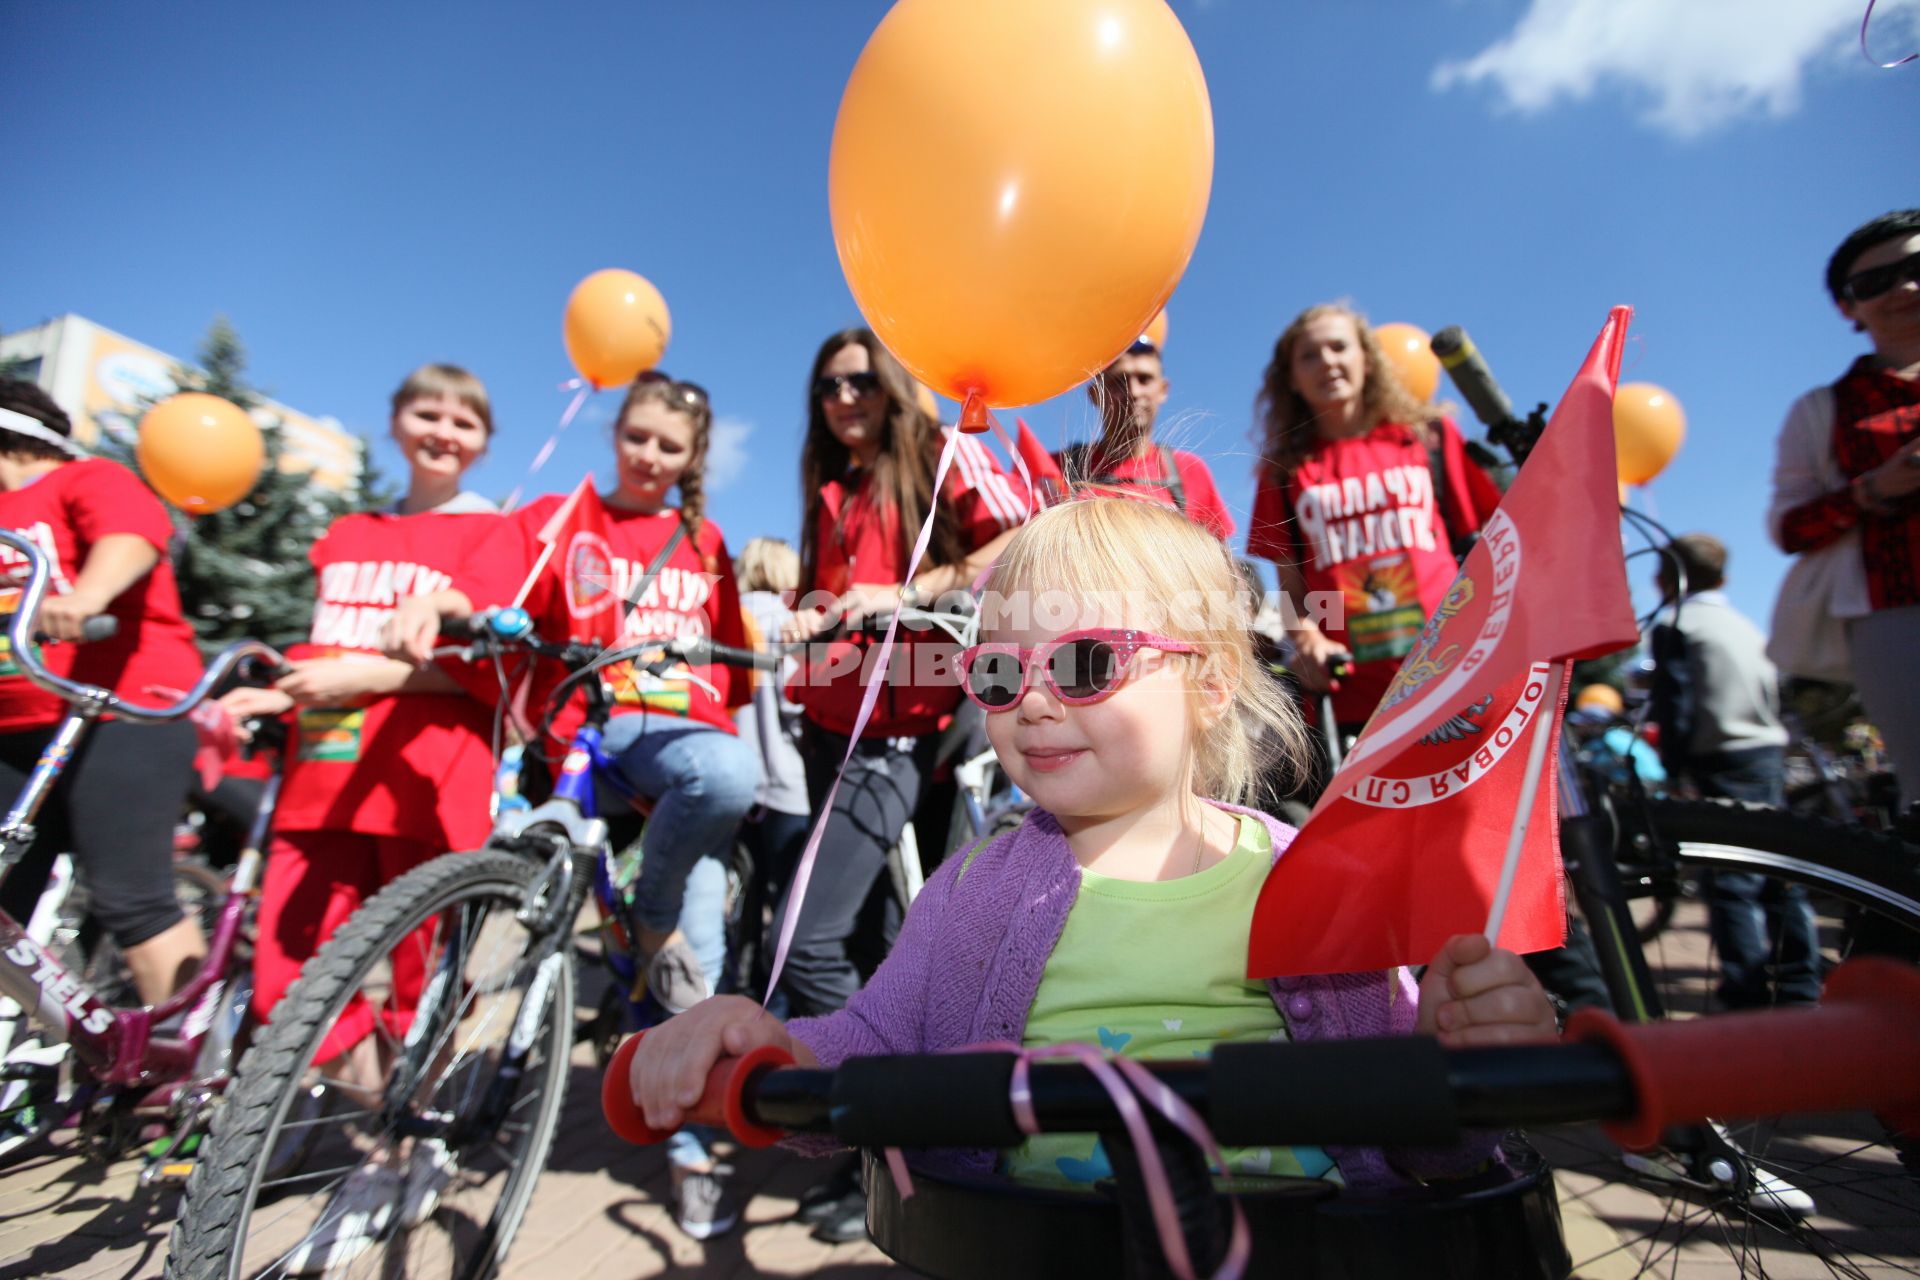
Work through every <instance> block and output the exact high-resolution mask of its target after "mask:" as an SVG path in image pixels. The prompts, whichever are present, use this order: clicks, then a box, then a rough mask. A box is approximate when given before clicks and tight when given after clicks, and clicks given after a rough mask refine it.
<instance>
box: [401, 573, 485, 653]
mask: <svg viewBox="0 0 1920 1280" xmlns="http://www.w3.org/2000/svg"><path fill="white" fill-rule="evenodd" d="M472 616H473V601H472V600H469V599H468V598H467V593H466V592H464V591H458V590H455V589H454V588H452V587H448V588H446V589H445V590H443V591H435V592H432V593H430V594H428V595H424V596H407V597H405V598H404V599H402V600H401V601H400V603H399V604H397V605H396V606H394V610H393V616H392V617H391V618H388V619H387V624H386V626H384V627H382V628H381V629H380V648H381V651H382V652H384V653H385V654H386V655H387V656H388V657H389V658H392V659H394V660H396V661H399V662H406V663H413V664H416V665H422V666H424V665H425V664H427V663H430V662H431V661H432V660H433V646H434V641H436V640H438V639H439V638H440V626H441V623H443V622H444V621H447V620H449V619H459V618H471V617H472Z"/></svg>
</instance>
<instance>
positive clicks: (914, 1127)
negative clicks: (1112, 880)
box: [601, 958, 1920, 1147]
mask: <svg viewBox="0 0 1920 1280" xmlns="http://www.w3.org/2000/svg"><path fill="white" fill-rule="evenodd" d="M1825 1001H1826V1002H1825V1003H1823V1004H1822V1005H1820V1006H1818V1007H1814V1008H1798V1009H1780V1010H1769V1011H1764V1012H1757V1013H1740V1014H1726V1015H1724V1016H1718V1017H1712V1018H1698V1019H1693V1020H1691V1021H1687V1022H1667V1023H1652V1024H1646V1025H1634V1026H1628V1025H1623V1024H1622V1023H1620V1022H1619V1021H1618V1020H1616V1019H1615V1018H1613V1017H1612V1016H1611V1015H1609V1014H1603V1013H1600V1012H1598V1011H1595V1010H1585V1011H1582V1012H1581V1013H1579V1014H1577V1015H1576V1016H1575V1017H1574V1019H1573V1021H1572V1023H1571V1024H1570V1025H1569V1027H1568V1032H1567V1034H1568V1041H1569V1042H1567V1043H1561V1044H1543V1045H1526V1046H1514V1047H1511V1048H1498V1049H1442V1048H1441V1047H1440V1045H1439V1042H1438V1041H1435V1040H1432V1039H1427V1038H1420V1037H1406V1036H1395V1037H1384V1038H1379V1039H1365V1040H1342V1041H1313V1042H1307V1043H1299V1044H1295V1043H1280V1044H1249V1045H1222V1046H1220V1047H1219V1048H1218V1049H1216V1050H1215V1051H1214V1054H1213V1056H1212V1059H1211V1060H1210V1061H1192V1062H1178V1061H1175V1062H1166V1063H1150V1064H1144V1065H1147V1066H1148V1067H1149V1069H1150V1070H1151V1071H1152V1072H1153V1074H1154V1075H1155V1076H1156V1077H1158V1079H1159V1080H1160V1081H1161V1082H1162V1083H1163V1084H1165V1085H1166V1086H1168V1087H1169V1088H1171V1089H1172V1090H1173V1091H1174V1092H1176V1093H1177V1094H1179V1095H1180V1096H1181V1097H1182V1098H1183V1099H1184V1100H1185V1101H1186V1102H1187V1103H1189V1105H1191V1106H1193V1107H1194V1108H1195V1109H1196V1110H1198V1111H1200V1112H1201V1113H1202V1114H1203V1115H1206V1116H1207V1117H1208V1118H1209V1122H1210V1124H1211V1127H1212V1128H1213V1130H1214V1133H1215V1135H1216V1137H1217V1138H1218V1140H1219V1141H1221V1142H1222V1143H1225V1144H1228V1145H1233V1146H1245V1145H1261V1144H1271V1143H1311V1144H1321V1145H1326V1144H1349V1145H1362V1146H1438V1145H1445V1144H1448V1143H1451V1142H1455V1141H1458V1140H1459V1138H1460V1134H1461V1131H1462V1129H1465V1128H1472V1127H1488V1128H1497V1127H1508V1126H1513V1125H1529V1124H1554V1123H1570V1122H1578V1121H1589V1120H1599V1121H1601V1122H1603V1127H1605V1128H1606V1129H1607V1131H1608V1132H1609V1133H1610V1134H1611V1135H1612V1136H1613V1137H1614V1138H1615V1139H1616V1140H1617V1141H1620V1142H1621V1143H1622V1144H1623V1145H1627V1146H1631V1147H1647V1146H1651V1145H1653V1144H1654V1143H1656V1142H1657V1141H1658V1140H1659V1136H1660V1134H1661V1132H1662V1130H1664V1129H1666V1128H1667V1127H1668V1126H1671V1125H1675V1124H1689V1123H1698V1122H1701V1121H1704V1120H1706V1119H1707V1118H1709V1117H1712V1118H1714V1119H1737V1118H1740V1117H1746V1116H1761V1115H1779V1114H1784V1113H1787V1112H1795V1111H1829V1110H1856V1109H1866V1110H1871V1111H1874V1112H1877V1113H1879V1114H1880V1115H1881V1116H1882V1117H1883V1118H1884V1119H1886V1120H1888V1121H1889V1122H1890V1123H1893V1124H1895V1125H1896V1126H1897V1127H1900V1128H1902V1129H1903V1130H1905V1131H1907V1132H1909V1133H1920V1073H1916V1072H1914V1071H1913V1069H1912V1068H1913V1063H1914V1061H1915V1060H1916V1055H1920V969H1915V968H1913V967H1911V966H1908V965H1903V964H1899V963H1896V962H1893V961H1889V960H1884V959H1876V958H1866V959H1859V960H1853V961H1849V962H1848V963H1847V964H1845V965H1842V966H1841V967H1840V968H1839V969H1838V970H1836V971H1835V972H1834V974H1833V977H1832V979H1831V980H1830V981H1829V983H1828V985H1827V991H1826V997H1825ZM644 1034H645V1033H644V1032H643V1033H642V1035H644ZM640 1039H641V1037H640V1036H633V1037H631V1038H629V1039H628V1040H627V1041H626V1042H625V1043H624V1044H622V1045H621V1046H620V1048H619V1050H618V1051H617V1052H616V1053H615V1054H614V1057H613V1061H612V1063H611V1064H610V1065H609V1066H608V1069H607V1075H606V1078H605V1080H604V1081H603V1082H602V1087H601V1104H602V1108H603V1110H604V1111H605V1114H606V1117H607V1122H608V1124H609V1125H611V1126H612V1128H613V1130H614V1132H616V1133H618V1134H619V1135H620V1136H622V1137H624V1138H627V1139H628V1140H630V1141H634V1142H642V1143H646V1142H656V1141H659V1140H661V1139H662V1138H664V1137H665V1136H666V1135H665V1134H661V1133H657V1132H655V1131H654V1130H652V1129H651V1128H649V1127H648V1126H647V1123H646V1119H645V1117H644V1116H643V1115H642V1114H641V1112H640V1109H639V1107H638V1105H637V1104H636V1103H635V1101H634V1099H633V1094H632V1088H631V1084H630V1071H631V1065H632V1061H633V1055H634V1052H635V1051H636V1050H637V1049H638V1047H639V1043H640ZM1808 1045H1818V1046H1819V1047H1820V1050H1819V1052H1818V1053H1809V1052H1808V1051H1807V1048H1806V1047H1807V1046H1808ZM789 1061H790V1059H789V1058H788V1057H787V1055H786V1054H785V1053H783V1052H781V1051H780V1050H778V1049H772V1048H763V1049H761V1050H758V1051H756V1052H754V1053H751V1054H748V1055H747V1056H746V1057H743V1058H729V1059H722V1060H721V1061H720V1062H718V1063H716V1064H715V1065H714V1067H713V1069H712V1071H711V1072H709V1074H708V1077H707V1088H706V1091H705V1092H704V1093H703V1094H702V1096H701V1099H700V1101H699V1102H698V1103H697V1104H696V1105H695V1106H694V1107H693V1108H692V1110H691V1112H690V1114H689V1117H688V1118H689V1120H690V1121H698V1122H701V1123H706V1124H714V1125H724V1126H726V1127H728V1128H730V1129H732V1130H733V1132H734V1134H735V1136H736V1137H737V1138H738V1139H739V1140H740V1141H741V1142H742V1143H745V1144H747V1145H753V1146H765V1145H767V1144H768V1143H771V1142H773V1141H776V1140H777V1139H778V1138H779V1137H780V1136H781V1134H782V1133H783V1132H808V1133H831V1134H833V1135H834V1136H835V1137H837V1138H839V1139H840V1140H842V1141H844V1142H846V1143H847V1144H848V1145H850V1146H856V1147H881V1146H900V1147H956V1146H957V1147H1010V1146H1016V1145H1018V1144H1019V1143H1021V1142H1022V1141H1024V1140H1025V1137H1026V1135H1025V1133H1024V1132H1023V1131H1022V1130H1021V1129H1020V1128H1019V1127H1018V1125H1017V1124H1016V1123H1015V1122H1014V1119H1013V1112H1012V1107H1011V1104H1010V1102H1009V1088H1010V1084H1011V1078H1012V1071H1013V1064H1014V1055H1012V1054H1010V1053H1002V1052H980V1053H949V1054H920V1055H901V1056H895V1057H876V1058H854V1059H849V1060H848V1061H846V1062H844V1063H842V1064H841V1065H840V1066H839V1067H838V1068H837V1069H835V1070H823V1069H818V1068H797V1067H791V1066H787V1065H785V1064H786V1063H787V1062H789ZM1028 1076H1029V1084H1030V1089H1031V1096H1032V1107H1033V1112H1034V1115H1035V1117H1036V1118H1037V1119H1038V1121H1039V1126H1040V1128H1041V1129H1042V1130H1048V1131H1089V1130H1100V1129H1107V1128H1112V1127H1114V1126H1115V1124H1116V1119H1115V1111H1114V1106H1113V1102H1112V1100H1111V1099H1110V1098H1109V1097H1108V1096H1107V1094H1106V1092H1105V1090H1104V1089H1103V1088H1102V1087H1101V1086H1100V1085H1099V1084H1098V1083H1097V1082H1096V1081H1095V1080H1094V1079H1093V1077H1092V1075H1091V1073H1090V1072H1088V1070H1087V1069H1086V1068H1085V1067H1084V1066H1081V1065H1079V1064H1077V1063H1075V1064H1065V1063H1054V1062H1040V1063H1035V1064H1033V1065H1032V1066H1031V1067H1030V1069H1029V1073H1028ZM930 1099H938V1100H939V1104H938V1105H937V1106H933V1105H929V1100H930Z"/></svg>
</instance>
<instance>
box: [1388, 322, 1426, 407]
mask: <svg viewBox="0 0 1920 1280" xmlns="http://www.w3.org/2000/svg"><path fill="white" fill-rule="evenodd" d="M1373 337H1374V340H1375V341H1376V342H1378V343H1379V344H1380V354H1382V355H1384V356H1385V357H1386V358H1387V364H1388V365H1390V366H1391V367H1392V368H1393V376H1394V377H1396V378H1398V379H1400V385H1401V386H1403V387H1405V388H1406V389H1407V390H1408V391H1409V392H1410V393H1412V395H1413V398H1414V399H1416V400H1418V401H1420V402H1422V403H1425V402H1426V401H1428V400H1431V399H1433V393H1434V392H1436V391H1438V390H1439V389H1440V357H1439V356H1436V355H1435V354H1433V348H1432V347H1430V346H1429V345H1427V344H1428V343H1429V342H1431V341H1432V336H1431V335H1430V334H1428V333H1427V332H1426V331H1425V330H1423V329H1418V328H1415V327H1414V326H1413V325H1410V324H1400V323H1398V322H1396V323H1393V324H1383V325H1380V326H1378V327H1376V328H1375V329H1374V331H1373Z"/></svg>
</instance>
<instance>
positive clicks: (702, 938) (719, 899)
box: [667, 858, 727, 1168]
mask: <svg viewBox="0 0 1920 1280" xmlns="http://www.w3.org/2000/svg"><path fill="white" fill-rule="evenodd" d="M680 932H682V933H684V934H686V935H687V945H688V946H689V947H692V948H693V954H694V955H695V956H696V957H698V958H699V961H700V972H701V973H703V974H705V975H706V978H707V990H709V991H718V990H720V983H721V980H722V978H723V977H724V973H725V970H726V967H727V868H726V864H725V863H723V862H721V861H720V859H718V858H702V859H700V860H699V861H698V862H696V863H694V864H693V870H692V871H690V872H688V873H687V891H686V900H685V901H684V902H683V903H682V904H681V907H680ZM722 1136H724V1135H722V1134H721V1132H720V1131H719V1130H718V1129H714V1128H710V1127H709V1126H707V1125H704V1124H690V1125H687V1126H685V1127H684V1128H682V1129H678V1130H676V1131H675V1132H674V1133H673V1135H672V1136H671V1137H669V1138H668V1139H667V1159H668V1160H669V1161H671V1162H672V1163H674V1164H676V1165H679V1166H680V1167H681V1168H698V1167H700V1166H702V1165H705V1164H706V1163H707V1162H708V1161H710V1160H711V1159H713V1143H714V1141H715V1140H716V1139H718V1138H720V1137H722Z"/></svg>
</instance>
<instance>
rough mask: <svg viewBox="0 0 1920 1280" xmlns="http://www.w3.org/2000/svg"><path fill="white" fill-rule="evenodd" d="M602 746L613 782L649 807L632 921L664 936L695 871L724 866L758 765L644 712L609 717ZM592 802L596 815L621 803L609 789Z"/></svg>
mask: <svg viewBox="0 0 1920 1280" xmlns="http://www.w3.org/2000/svg"><path fill="white" fill-rule="evenodd" d="M603 745H604V747H605V750H606V752H607V754H608V755H610V756H612V757H613V771H614V772H615V773H617V774H618V775H619V776H620V779H621V780H622V781H623V782H625V783H626V784H627V785H628V786H629V787H632V788H633V789H634V791H636V792H638V793H639V794H640V795H643V796H649V797H651V798H652V799H653V814H652V816H650V817H649V818H648V819H647V829H646V833H645V834H644V835H643V836H642V837H641V850H642V857H641V862H640V882H639V884H638V885H636V886H635V889H634V914H635V915H636V916H637V917H638V918H639V921H640V923H641V924H642V925H644V926H645V927H646V928H648V929H653V930H656V931H658V932H661V933H666V932H668V931H670V930H672V929H673V927H674V926H675V925H676V924H678V923H679V922H680V910H681V906H682V904H683V902H684V899H685V897H686V894H687V877H688V874H689V873H690V872H691V871H692V870H693V868H694V865H695V864H696V863H697V862H699V861H700V859H701V858H703V857H715V858H723V859H724V858H725V857H726V856H727V853H728V851H729V849H731V847H732V845H733V836H734V832H735V831H737V830H739V827H740V820H741V819H742V818H744V817H746V816H747V811H748V810H749V809H751V808H753V792H754V788H755V787H756V786H758V785H759V782H760V760H759V757H758V756H756V755H755V754H754V752H753V750H752V749H751V748H749V747H748V746H747V745H746V744H745V743H743V742H741V741H740V739H738V738H736V737H735V736H734V735H732V734H730V733H726V732H724V731H722V730H720V729H715V728H713V727H712V726H710V725H705V724H701V723H700V722H699V721H696V720H688V719H685V718H683V717H680V716H662V715H653V714H650V713H648V712H644V711H639V712H634V713H632V714H629V715H619V716H615V717H614V718H613V719H612V721H611V722H610V723H609V724H608V725H607V732H606V737H605V739H604V742H603ZM599 799H600V800H601V802H602V806H603V808H606V807H610V806H617V805H621V804H624V803H626V802H625V801H624V800H622V799H620V798H619V796H618V793H616V792H613V791H612V790H611V788H603V789H602V791H601V794H600V796H599ZM702 963H703V964H704V963H705V961H704V960H703V961H702Z"/></svg>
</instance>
